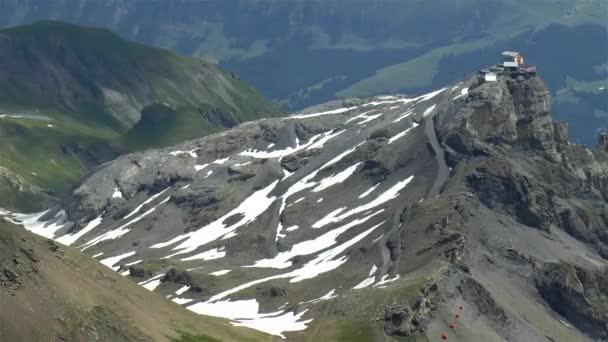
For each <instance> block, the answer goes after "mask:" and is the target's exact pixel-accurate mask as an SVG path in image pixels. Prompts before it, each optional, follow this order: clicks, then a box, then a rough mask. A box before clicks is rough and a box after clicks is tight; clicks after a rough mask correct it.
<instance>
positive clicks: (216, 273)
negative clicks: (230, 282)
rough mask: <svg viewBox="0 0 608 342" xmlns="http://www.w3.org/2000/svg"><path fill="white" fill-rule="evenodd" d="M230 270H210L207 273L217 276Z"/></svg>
mask: <svg viewBox="0 0 608 342" xmlns="http://www.w3.org/2000/svg"><path fill="white" fill-rule="evenodd" d="M230 272H231V270H220V271H215V272H211V273H209V274H211V275H213V276H216V277H219V276H223V275H224V274H228V273H230Z"/></svg>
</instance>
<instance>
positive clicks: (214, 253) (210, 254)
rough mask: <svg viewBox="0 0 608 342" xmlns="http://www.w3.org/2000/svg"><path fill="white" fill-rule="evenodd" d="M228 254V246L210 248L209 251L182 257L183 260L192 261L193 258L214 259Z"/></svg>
mask: <svg viewBox="0 0 608 342" xmlns="http://www.w3.org/2000/svg"><path fill="white" fill-rule="evenodd" d="M225 256H226V248H225V247H222V248H214V249H210V250H208V251H205V252H202V253H199V254H196V255H193V256H191V257H187V258H184V259H182V261H191V260H198V259H202V260H214V259H220V258H223V257H225Z"/></svg>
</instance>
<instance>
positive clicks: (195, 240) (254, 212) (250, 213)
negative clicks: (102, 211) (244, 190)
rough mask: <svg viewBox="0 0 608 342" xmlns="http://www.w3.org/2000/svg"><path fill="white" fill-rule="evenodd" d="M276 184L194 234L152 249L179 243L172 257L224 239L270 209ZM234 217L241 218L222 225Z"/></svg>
mask: <svg viewBox="0 0 608 342" xmlns="http://www.w3.org/2000/svg"><path fill="white" fill-rule="evenodd" d="M278 183H279V181H278V180H277V181H274V182H273V183H271V184H270V185H268V186H267V187H265V188H263V189H261V190H258V191H256V192H254V193H253V194H251V196H249V197H248V198H247V199H245V200H244V201H243V202H241V204H239V205H238V206H237V207H236V208H234V209H232V210H231V211H229V212H228V213H226V214H225V215H224V216H222V217H220V218H218V219H217V220H215V221H213V222H211V223H210V224H208V225H206V226H205V227H203V228H201V229H199V230H196V231H194V232H190V233H187V234H183V235H178V236H176V237H175V238H173V239H171V240H169V241H166V242H161V243H157V244H155V245H153V246H152V248H163V247H167V246H170V245H172V244H175V243H178V242H180V241H181V243H180V244H179V245H177V246H176V247H174V248H173V250H174V251H178V252H177V253H174V254H173V255H172V256H175V255H179V254H184V253H189V252H192V251H194V250H195V249H196V248H198V247H200V246H203V245H205V244H207V243H209V242H212V241H215V240H217V239H220V238H222V237H225V236H226V235H227V234H229V233H232V232H235V231H236V230H237V229H239V228H240V227H242V226H244V225H246V224H249V223H251V222H253V221H254V220H256V219H257V218H258V216H260V215H261V214H263V213H264V212H265V211H266V209H268V207H270V205H271V204H272V203H273V202H274V201H275V199H276V197H275V196H271V197H268V195H269V194H270V193H271V192H272V191H273V190H274V188H275V187H276V186H277V184H278ZM234 215H240V216H242V217H241V219H240V220H238V221H237V222H235V223H232V225H229V226H227V225H226V224H224V222H225V221H226V219H227V218H229V217H231V216H234Z"/></svg>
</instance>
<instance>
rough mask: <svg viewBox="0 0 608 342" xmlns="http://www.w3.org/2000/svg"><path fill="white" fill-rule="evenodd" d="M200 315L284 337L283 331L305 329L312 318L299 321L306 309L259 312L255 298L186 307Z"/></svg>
mask: <svg viewBox="0 0 608 342" xmlns="http://www.w3.org/2000/svg"><path fill="white" fill-rule="evenodd" d="M187 308H188V309H189V310H191V311H193V312H196V313H198V314H201V315H207V316H215V317H223V318H227V319H230V320H232V322H231V324H232V325H235V326H242V327H248V328H251V329H255V330H259V331H262V332H265V333H267V334H270V335H274V336H280V337H281V338H285V336H284V335H283V333H284V332H288V331H299V330H305V329H306V328H307V324H308V323H310V322H311V321H312V319H309V320H305V321H300V319H301V318H302V316H304V314H305V313H306V310H303V311H302V312H300V313H298V314H297V315H296V314H294V313H293V312H282V311H277V312H272V313H267V314H263V313H259V310H260V305H259V303H258V302H257V300H255V299H249V300H237V301H219V302H215V303H210V302H202V303H196V304H193V305H191V306H188V307H187Z"/></svg>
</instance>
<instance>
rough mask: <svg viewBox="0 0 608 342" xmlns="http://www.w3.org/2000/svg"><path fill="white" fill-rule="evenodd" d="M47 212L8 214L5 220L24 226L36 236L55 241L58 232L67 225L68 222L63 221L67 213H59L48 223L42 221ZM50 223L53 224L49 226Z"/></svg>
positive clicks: (61, 211)
mask: <svg viewBox="0 0 608 342" xmlns="http://www.w3.org/2000/svg"><path fill="white" fill-rule="evenodd" d="M47 212H48V210H46V211H43V212H41V213H35V214H19V213H16V214H11V213H7V214H8V216H6V217H5V219H6V220H7V221H9V222H11V223H13V224H16V225H20V226H23V228H25V229H26V230H29V231H30V232H32V233H34V234H36V235H40V236H43V237H45V238H47V239H53V238H54V237H55V233H57V231H58V230H59V229H61V228H63V227H64V226H65V224H66V220H65V219H61V218H62V217H64V216H65V211H63V210H60V211H58V212H57V214H55V216H54V217H53V218H52V219H50V220H48V221H40V218H41V217H42V216H44V215H46V213H47ZM53 221H56V222H53ZM49 222H53V223H51V224H49Z"/></svg>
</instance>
